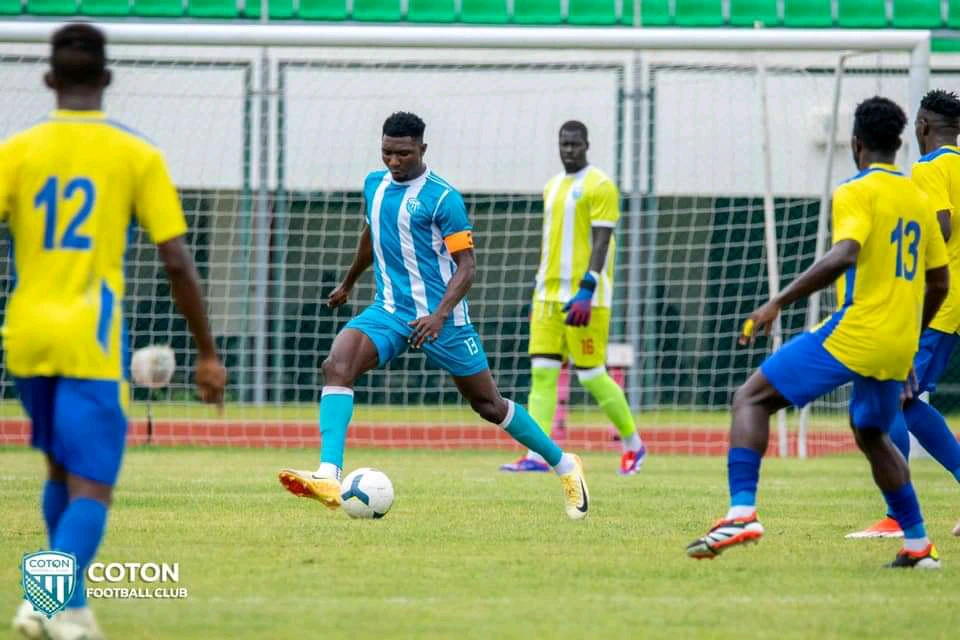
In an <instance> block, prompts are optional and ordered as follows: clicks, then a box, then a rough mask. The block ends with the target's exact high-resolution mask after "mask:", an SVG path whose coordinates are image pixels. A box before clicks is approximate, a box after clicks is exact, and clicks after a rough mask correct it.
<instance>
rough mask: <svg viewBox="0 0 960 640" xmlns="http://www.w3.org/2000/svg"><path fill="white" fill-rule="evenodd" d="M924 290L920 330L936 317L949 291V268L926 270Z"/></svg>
mask: <svg viewBox="0 0 960 640" xmlns="http://www.w3.org/2000/svg"><path fill="white" fill-rule="evenodd" d="M926 278H927V283H926V289H925V291H924V295H923V322H922V326H921V329H926V328H927V327H928V326H930V323H931V322H932V321H933V317H934V316H935V315H937V311H939V310H940V306H941V305H942V304H943V301H944V300H946V298H947V293H948V292H949V291H950V267H948V266H943V267H937V268H936V269H927V272H926Z"/></svg>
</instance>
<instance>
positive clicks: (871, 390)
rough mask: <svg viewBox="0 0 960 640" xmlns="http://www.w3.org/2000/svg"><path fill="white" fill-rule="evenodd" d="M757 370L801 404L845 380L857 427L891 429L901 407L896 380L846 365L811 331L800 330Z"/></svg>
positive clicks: (789, 397) (830, 389)
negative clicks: (849, 385)
mask: <svg viewBox="0 0 960 640" xmlns="http://www.w3.org/2000/svg"><path fill="white" fill-rule="evenodd" d="M760 371H762V372H763V375H764V376H766V378H767V380H769V381H770V384H772V385H773V386H774V388H775V389H776V390H777V391H779V392H780V395H782V396H783V397H784V398H786V399H787V400H789V401H790V403H791V404H792V405H794V406H797V407H802V406H804V405H806V404H808V403H809V402H811V401H813V400H816V399H817V398H819V397H820V396H822V395H824V394H827V393H829V392H831V391H833V390H834V389H836V388H837V387H840V386H843V385H844V384H847V383H848V382H852V383H853V395H852V396H851V397H850V424H851V425H853V427H854V428H857V429H869V428H873V429H881V430H883V431H884V432H887V431H889V430H890V426H891V425H892V424H893V420H894V418H895V417H896V415H897V413H898V412H899V411H900V391H901V389H902V388H903V382H902V381H899V380H877V379H876V378H868V377H866V376H861V375H860V374H858V373H855V372H853V371H851V370H850V369H848V368H847V367H846V366H845V365H844V364H843V363H841V362H840V361H839V360H837V359H836V358H835V357H833V355H832V354H831V353H830V352H829V351H827V350H826V349H825V348H824V346H823V344H822V342H821V339H820V338H819V337H818V336H817V335H816V334H814V333H803V334H801V335H799V336H797V337H796V338H794V339H793V340H791V341H790V342H788V343H787V344H785V345H784V346H783V348H782V349H780V350H779V351H777V352H776V353H774V354H773V355H771V356H770V357H769V358H767V359H766V360H764V362H763V364H762V365H760Z"/></svg>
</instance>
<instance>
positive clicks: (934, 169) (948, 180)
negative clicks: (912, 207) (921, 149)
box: [911, 145, 960, 333]
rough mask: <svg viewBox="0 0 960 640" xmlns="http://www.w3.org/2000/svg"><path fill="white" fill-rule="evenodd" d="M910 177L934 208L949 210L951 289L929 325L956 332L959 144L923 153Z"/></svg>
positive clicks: (959, 318)
mask: <svg viewBox="0 0 960 640" xmlns="http://www.w3.org/2000/svg"><path fill="white" fill-rule="evenodd" d="M911 178H913V181H914V182H915V183H916V185H917V186H918V187H920V190H921V191H923V192H924V193H926V194H927V197H929V198H930V206H931V208H933V210H934V211H935V212H939V211H949V212H950V229H951V230H952V233H951V234H950V239H949V240H947V255H949V256H950V292H949V293H948V294H947V299H946V300H944V301H943V306H942V307H940V311H938V312H937V315H936V317H935V318H934V319H933V321H932V322H931V323H930V328H931V329H936V330H937V331H942V332H944V333H956V332H957V330H960V206H958V205H960V148H958V147H955V146H953V145H945V146H943V147H940V148H939V149H937V150H936V151H932V152H930V153H928V154H926V155H924V156H923V157H921V158H920V160H919V161H918V162H916V163H915V164H914V165H913V174H912V175H911Z"/></svg>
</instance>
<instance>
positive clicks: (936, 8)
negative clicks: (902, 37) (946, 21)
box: [893, 0, 943, 29]
mask: <svg viewBox="0 0 960 640" xmlns="http://www.w3.org/2000/svg"><path fill="white" fill-rule="evenodd" d="M893 26H895V27H900V28H902V29H938V28H940V27H941V26H943V18H942V17H941V16H940V0H893Z"/></svg>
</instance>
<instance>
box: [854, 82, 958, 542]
mask: <svg viewBox="0 0 960 640" xmlns="http://www.w3.org/2000/svg"><path fill="white" fill-rule="evenodd" d="M916 135H917V142H918V143H919V145H920V153H922V154H923V155H922V156H921V158H920V160H919V161H918V162H917V163H915V164H914V165H913V173H912V176H911V177H912V178H913V182H914V183H915V184H916V185H917V186H918V187H920V189H921V190H922V191H923V192H924V193H926V194H927V196H928V197H929V198H930V201H931V203H932V205H933V209H934V210H935V211H936V212H937V220H938V222H939V223H940V229H941V230H942V231H943V237H944V240H946V242H947V253H948V254H949V256H950V293H948V294H947V299H946V300H944V302H943V306H942V307H940V311H939V312H938V313H937V315H936V317H935V318H934V319H933V321H932V322H931V323H930V326H929V327H927V329H926V330H925V331H924V332H923V334H922V335H921V336H920V350H919V351H918V352H917V355H916V357H914V359H913V371H914V376H915V380H916V388H914V389H912V392H913V393H912V394H911V395H912V396H913V397H911V398H909V399H908V400H906V401H905V402H904V405H903V411H902V412H901V413H900V414H899V415H898V416H897V421H896V422H895V423H894V425H893V428H891V429H890V438H891V439H892V440H893V442H894V443H895V444H896V445H897V448H898V449H900V452H901V453H903V457H904V458H909V456H910V437H909V436H908V435H907V432H908V430H909V432H910V433H912V434H913V435H914V436H915V437H916V438H917V441H918V442H919V443H920V444H921V445H922V446H923V448H924V449H926V450H927V451H928V452H929V453H930V455H932V456H933V457H934V458H935V459H936V460H937V462H939V463H940V464H941V465H943V467H944V468H945V469H946V470H947V471H948V472H949V473H950V474H951V475H952V476H953V477H954V478H956V479H957V481H958V482H960V443H958V442H957V437H956V436H955V435H953V432H952V431H950V427H949V426H947V421H946V420H945V419H944V417H943V415H942V414H941V413H940V412H939V411H937V410H936V409H935V408H934V407H933V406H932V405H930V404H927V403H926V402H923V401H922V400H920V399H919V398H917V397H916V396H917V395H919V394H921V393H924V392H932V391H934V390H935V389H936V388H937V382H938V381H939V380H940V378H941V377H942V376H943V372H944V371H945V370H946V368H947V363H948V362H949V361H950V354H951V353H952V352H953V349H954V347H955V346H956V344H957V331H958V330H960V148H958V147H957V136H958V135H960V99H958V98H957V96H956V94H953V93H949V92H947V91H943V90H941V89H936V90H933V91H931V92H929V93H928V94H927V95H926V96H924V98H923V100H922V101H921V102H920V109H919V111H918V112H917V122H916ZM953 534H954V535H956V536H960V522H958V523H957V526H956V527H955V528H954V530H953ZM902 536H903V529H901V528H900V524H899V523H898V522H897V520H896V518H894V517H893V513H892V511H891V510H890V509H889V505H888V510H887V516H886V517H885V518H883V519H882V520H880V521H879V522H877V523H875V524H873V525H871V526H870V527H867V528H866V529H864V530H863V531H858V532H855V533H850V534H848V535H847V537H848V538H899V537H902Z"/></svg>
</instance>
